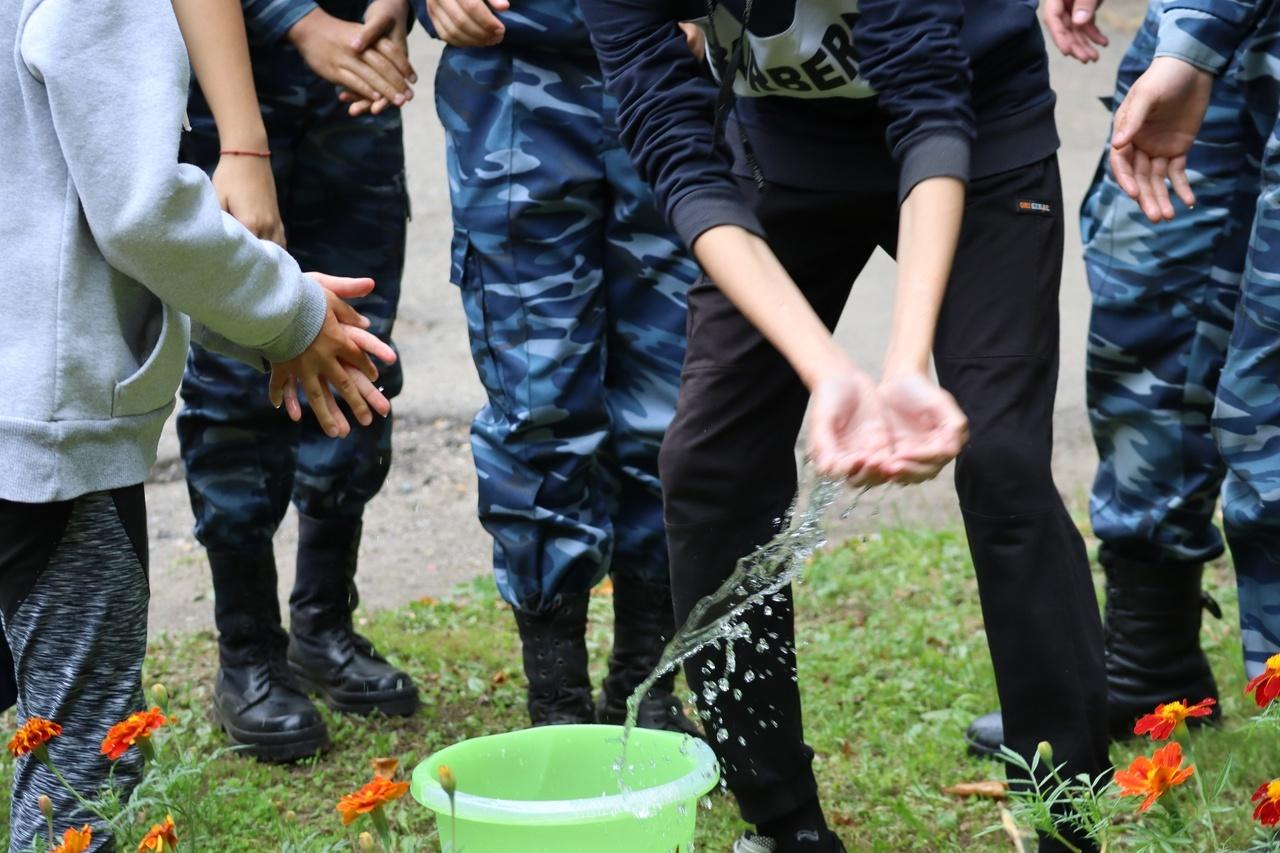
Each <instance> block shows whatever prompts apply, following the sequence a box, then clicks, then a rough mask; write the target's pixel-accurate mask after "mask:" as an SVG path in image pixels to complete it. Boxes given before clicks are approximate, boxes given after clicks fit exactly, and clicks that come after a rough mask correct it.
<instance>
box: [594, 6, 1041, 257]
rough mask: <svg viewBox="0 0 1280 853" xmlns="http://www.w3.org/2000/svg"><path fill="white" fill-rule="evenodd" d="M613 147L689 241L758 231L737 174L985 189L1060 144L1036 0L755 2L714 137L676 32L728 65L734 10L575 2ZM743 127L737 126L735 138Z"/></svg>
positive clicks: (710, 102)
mask: <svg viewBox="0 0 1280 853" xmlns="http://www.w3.org/2000/svg"><path fill="white" fill-rule="evenodd" d="M580 5H581V8H582V12H583V16H584V17H585V19H586V22H587V27H588V29H589V30H590V32H591V39H592V43H593V44H594V46H595V48H596V53H597V56H598V57H599V60H600V64H601V66H602V68H603V69H604V73H605V76H606V79H607V82H608V86H609V89H610V91H611V92H612V93H613V94H614V96H615V97H616V98H617V99H618V102H619V111H618V117H619V123H620V125H621V129H622V136H623V140H624V142H625V143H626V145H627V147H628V149H629V150H630V152H631V157H632V159H633V160H634V161H635V163H636V166H637V168H638V169H639V170H640V173H641V174H642V175H643V176H644V178H645V179H646V180H647V181H648V182H649V184H650V185H651V186H652V187H653V189H654V192H655V194H656V195H657V197H658V200H659V203H660V204H661V205H662V207H663V208H664V209H665V211H666V214H667V217H668V218H669V220H670V221H671V223H672V225H673V226H674V227H675V229H676V231H677V232H679V234H680V236H681V237H682V238H683V239H684V240H685V242H686V243H687V244H690V245H691V244H692V242H693V240H694V239H695V238H696V237H697V236H698V235H699V234H701V233H702V232H703V231H705V230H706V229H708V228H711V227H713V226H715V225H723V224H736V225H741V226H743V227H745V228H747V229H749V230H751V231H754V232H756V233H758V234H760V233H763V232H762V229H761V228H760V225H759V223H758V222H757V220H756V218H755V216H754V214H752V213H751V211H750V209H749V207H748V206H747V204H746V203H745V201H744V199H743V196H742V194H741V193H740V192H739V190H738V188H737V185H736V183H735V182H734V180H733V179H732V177H731V176H732V175H733V174H735V173H736V174H737V175H740V176H749V175H750V171H749V170H748V168H747V158H746V156H745V150H744V145H743V143H742V141H741V139H742V137H743V136H744V135H745V137H746V139H747V140H748V145H749V147H750V149H751V151H752V152H753V153H754V155H755V158H756V160H757V161H758V163H759V167H760V172H761V174H762V175H763V177H764V179H765V181H767V182H773V183H778V184H785V185H788V186H792V187H798V188H801V189H813V190H827V191H831V190H836V191H855V192H881V191H882V192H889V193H892V192H895V191H896V192H897V193H898V197H899V200H901V199H902V198H905V197H906V194H907V193H908V192H910V190H911V188H912V187H914V186H915V185H916V184H917V183H919V182H920V181H922V180H924V179H926V178H929V177H936V176H952V177H956V178H959V179H961V180H967V179H968V178H970V177H971V176H972V177H984V176H987V175H992V174H996V173H997V172H1003V171H1006V170H1009V169H1014V168H1017V167H1019V166H1025V165H1027V164H1030V163H1034V162H1036V161H1038V160H1042V159H1044V158H1045V157H1047V156H1049V155H1050V154H1052V153H1053V152H1054V151H1056V150H1057V147H1058V135H1057V130H1056V129H1055V126H1054V121H1053V107H1054V95H1053V90H1052V89H1050V88H1049V68H1048V57H1047V56H1046V54H1045V48H1044V39H1043V37H1042V36H1041V33H1040V26H1039V23H1038V22H1037V20H1036V9H1035V7H1036V3H1035V0H861V2H858V0H755V2H754V4H753V9H752V11H751V16H750V20H749V21H748V23H747V44H748V46H749V49H748V50H747V51H746V60H745V62H744V63H743V64H742V68H741V69H740V70H739V72H738V74H737V75H736V77H735V80H734V95H735V98H734V101H735V107H734V112H733V116H734V121H733V122H731V126H730V127H729V128H728V129H727V132H726V133H725V141H726V142H727V147H726V145H724V144H717V143H716V141H715V140H714V139H713V136H714V132H713V121H714V111H715V108H716V103H717V95H718V89H717V85H716V84H715V82H713V81H711V80H708V79H707V77H706V76H705V75H704V74H703V73H701V70H700V65H699V63H698V61H697V60H696V59H695V58H694V57H693V56H692V55H691V54H690V52H689V49H688V47H687V46H686V43H685V39H684V37H683V35H682V34H681V33H680V31H679V28H678V27H676V22H677V21H691V20H696V21H699V23H701V24H702V25H703V27H704V29H707V28H712V29H713V32H714V35H715V37H716V41H717V42H718V43H719V44H720V46H721V51H722V55H721V56H717V57H714V59H715V60H716V61H715V62H713V64H714V65H715V66H716V67H724V66H723V64H722V60H723V59H724V56H723V54H724V53H726V52H727V51H731V50H733V49H735V46H736V45H737V42H738V40H739V34H740V33H741V32H742V14H743V5H744V3H743V0H722V2H720V3H719V4H718V6H717V8H716V9H715V12H714V14H713V16H712V19H711V20H710V21H708V20H707V17H706V6H705V3H704V2H703V0H580ZM739 125H740V126H739Z"/></svg>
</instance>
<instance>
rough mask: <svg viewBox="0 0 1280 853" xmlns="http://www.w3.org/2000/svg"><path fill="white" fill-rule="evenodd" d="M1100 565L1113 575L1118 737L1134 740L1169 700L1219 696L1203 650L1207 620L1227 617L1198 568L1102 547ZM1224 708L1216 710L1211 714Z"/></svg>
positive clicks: (1110, 676)
mask: <svg viewBox="0 0 1280 853" xmlns="http://www.w3.org/2000/svg"><path fill="white" fill-rule="evenodd" d="M1098 562H1100V563H1101V564H1102V567H1103V569H1105V570H1106V573H1107V607H1106V612H1105V617H1104V621H1103V632H1104V637H1105V641H1106V653H1107V708H1108V716H1109V718H1110V725H1111V736H1112V737H1113V738H1115V739H1117V740H1123V739H1125V738H1129V737H1133V723H1134V721H1135V720H1136V719H1137V718H1138V717H1140V716H1142V715H1143V714H1149V713H1151V712H1152V711H1153V710H1155V707H1156V705H1159V704H1160V703H1162V702H1173V701H1181V700H1186V701H1188V702H1199V701H1200V700H1201V699H1204V698H1212V699H1217V698H1218V684H1217V682H1216V681H1215V680H1214V678H1213V671H1212V670H1211V669H1210V668H1209V659H1208V658H1207V657H1206V656H1205V653H1204V650H1203V649H1201V648H1200V615H1201V613H1200V612H1201V610H1202V609H1208V610H1209V612H1211V613H1212V614H1213V615H1214V616H1216V617H1218V618H1219V619H1221V618H1222V611H1221V610H1220V609H1219V608H1218V603H1217V602H1216V601H1214V600H1213V599H1212V598H1211V597H1210V596H1209V595H1208V594H1207V593H1205V592H1203V591H1202V590H1201V588H1200V580H1201V576H1202V575H1203V574H1204V566H1203V565H1202V564H1199V563H1194V564H1188V563H1181V564H1177V563H1168V562H1165V563H1156V562H1144V561H1138V560H1132V559H1128V558H1126V557H1123V556H1121V555H1120V554H1118V553H1116V552H1115V550H1114V549H1112V548H1110V547H1109V546H1107V545H1103V546H1102V547H1101V548H1100V549H1099V550H1098ZM1199 719H1200V720H1201V721H1203V722H1217V721H1218V720H1219V719H1220V711H1219V708H1218V706H1217V705H1214V708H1213V715H1212V716H1211V717H1202V718H1199Z"/></svg>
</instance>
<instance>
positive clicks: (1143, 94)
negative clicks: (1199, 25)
mask: <svg viewBox="0 0 1280 853" xmlns="http://www.w3.org/2000/svg"><path fill="white" fill-rule="evenodd" d="M1212 89H1213V76H1212V75H1210V74H1209V73H1208V72H1207V71H1201V70H1200V69H1198V68H1196V67H1195V66H1193V65H1191V64H1189V63H1186V62H1183V61H1182V60H1180V59H1175V58H1173V57H1171V56H1158V57H1156V58H1155V59H1154V60H1152V62H1151V65H1150V67H1148V68H1147V70H1146V71H1145V72H1143V74H1142V76H1141V77H1139V78H1138V79H1137V80H1135V81H1134V83H1133V86H1131V87H1130V88H1129V92H1128V94H1126V95H1125V99H1124V101H1123V102H1121V104H1120V106H1119V107H1118V108H1117V109H1116V117H1115V123H1114V126H1113V127H1112V131H1111V158H1110V159H1111V171H1112V174H1114V175H1115V178H1116V183H1118V184H1119V185H1120V189H1122V190H1124V191H1125V193H1127V194H1128V195H1129V196H1130V197H1131V198H1133V199H1136V200H1137V202H1138V205H1139V206H1140V207H1141V208H1142V212H1143V213H1144V214H1146V216H1147V218H1148V219H1150V220H1151V221H1152V222H1160V221H1162V220H1165V219H1172V218H1173V213H1174V211H1173V203H1172V202H1171V201H1170V200H1169V189H1168V187H1167V186H1166V184H1165V181H1166V179H1167V180H1168V181H1169V183H1171V184H1173V189H1174V191H1175V192H1176V193H1177V194H1178V198H1180V199H1182V201H1183V202H1184V203H1185V204H1186V205H1187V206H1188V207H1190V206H1192V205H1194V204H1195V203H1196V197H1195V193H1193V192H1192V191H1191V183H1190V181H1189V180H1188V179H1187V152H1188V151H1190V150H1191V145H1192V143H1194V142H1195V140H1196V134H1198V133H1199V132H1200V125H1201V123H1202V122H1203V121H1204V113H1205V110H1206V109H1207V108H1208V106H1209V95H1210V92H1211V91H1212Z"/></svg>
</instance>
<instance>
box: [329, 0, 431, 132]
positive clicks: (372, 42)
mask: <svg viewBox="0 0 1280 853" xmlns="http://www.w3.org/2000/svg"><path fill="white" fill-rule="evenodd" d="M409 14H410V10H409V7H408V4H406V3H405V0H374V2H373V3H371V4H369V8H368V9H367V10H366V11H365V15H364V26H363V27H362V28H361V29H360V35H359V37H358V38H357V39H356V42H355V45H356V47H357V49H358V50H360V51H361V52H364V51H367V50H377V51H378V52H379V53H381V54H382V55H383V56H385V57H386V58H387V59H389V60H391V61H392V62H393V63H395V64H396V67H397V68H399V69H400V72H401V73H402V74H404V75H405V78H406V79H407V80H408V81H409V82H410V83H417V82H418V74H417V72H416V71H414V70H413V65H412V64H410V62H409ZM338 100H340V101H342V102H343V103H344V104H350V105H351V106H350V107H348V109H347V112H348V113H350V114H351V115H353V116H360V115H364V114H365V113H373V114H374V115H378V114H379V113H381V112H382V111H383V110H385V109H386V108H387V107H389V106H391V102H390V101H388V100H387V99H386V98H377V99H376V100H372V101H371V100H369V99H368V98H363V97H361V96H360V95H357V94H356V93H355V92H352V91H351V90H350V89H343V90H342V91H341V92H339V93H338Z"/></svg>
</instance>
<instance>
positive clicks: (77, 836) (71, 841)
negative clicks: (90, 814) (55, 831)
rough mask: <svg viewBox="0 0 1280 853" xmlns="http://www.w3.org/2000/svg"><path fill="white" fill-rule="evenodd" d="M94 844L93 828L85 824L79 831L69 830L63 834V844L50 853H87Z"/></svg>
mask: <svg viewBox="0 0 1280 853" xmlns="http://www.w3.org/2000/svg"><path fill="white" fill-rule="evenodd" d="M92 842H93V827H92V826H89V824H87V823H86V824H85V825H84V826H82V827H80V828H79V829H68V830H67V831H66V832H64V833H62V843H61V844H59V845H58V846H57V847H55V848H53V849H52V850H50V851H49V853H85V851H86V850H88V849H89V844H90V843H92Z"/></svg>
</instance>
